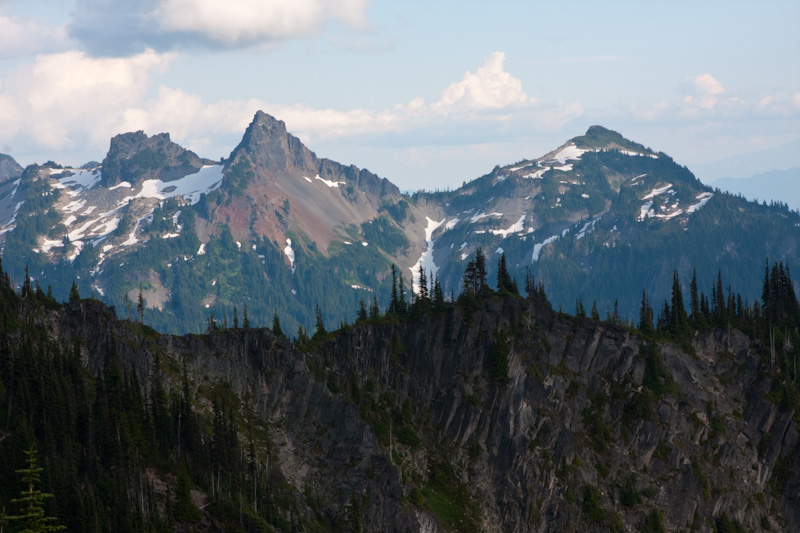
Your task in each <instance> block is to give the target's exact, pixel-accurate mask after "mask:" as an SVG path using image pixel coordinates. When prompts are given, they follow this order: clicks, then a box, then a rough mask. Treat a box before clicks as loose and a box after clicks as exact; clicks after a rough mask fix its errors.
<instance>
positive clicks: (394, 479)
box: [51, 297, 800, 531]
mask: <svg viewBox="0 0 800 533" xmlns="http://www.w3.org/2000/svg"><path fill="white" fill-rule="evenodd" d="M51 320H52V325H51V327H52V329H53V331H54V334H55V335H57V336H59V337H60V339H61V340H62V342H63V343H71V342H73V340H74V339H75V338H80V339H82V340H83V343H84V346H85V349H84V354H83V357H84V359H85V361H86V363H87V365H88V366H89V368H90V369H92V371H93V372H95V373H98V372H100V371H101V370H102V367H103V366H104V364H105V360H106V358H107V357H108V355H107V354H108V353H115V354H118V357H120V359H121V360H122V362H123V363H124V365H125V367H127V368H133V369H136V372H137V374H139V375H140V376H143V378H142V379H141V381H142V382H146V381H147V380H146V379H145V378H144V377H145V376H148V375H150V374H151V373H152V372H154V371H155V367H154V364H153V361H154V356H155V355H156V354H158V355H159V357H160V358H161V366H160V367H159V368H160V370H158V372H160V373H162V374H163V377H164V379H165V382H166V383H167V384H168V386H171V387H173V388H176V390H177V388H178V387H179V386H178V383H177V380H178V376H176V375H175V374H174V371H169V370H168V369H169V368H181V367H183V368H185V369H186V372H187V375H188V376H189V379H190V381H191V383H192V384H193V387H194V390H200V389H201V388H202V387H201V385H204V384H205V385H207V384H208V383H224V384H226V386H229V387H230V389H231V390H232V391H233V392H234V393H235V394H236V396H237V397H238V398H239V399H240V401H241V408H242V409H246V410H250V411H252V412H253V413H255V414H256V415H257V416H258V417H260V418H261V419H263V420H266V421H267V424H268V427H269V440H270V441H271V442H273V443H274V446H275V449H274V450H273V451H274V454H275V456H276V457H277V461H276V464H275V468H277V469H279V470H280V472H281V473H282V475H283V476H284V477H285V479H286V480H287V482H288V483H290V484H291V486H293V487H294V488H295V490H296V491H297V493H298V495H301V494H305V495H309V494H313V495H314V499H315V502H316V504H317V505H318V506H321V508H322V509H323V512H324V513H325V515H326V516H329V517H337V516H338V517H340V516H343V515H344V514H346V513H352V512H353V509H354V507H353V502H354V501H356V500H357V501H359V502H360V504H359V506H358V507H357V509H358V512H359V513H360V523H361V524H363V525H364V527H365V528H366V530H369V531H389V530H391V531H445V530H463V531H478V530H480V531H564V530H577V529H588V530H591V531H594V530H598V531H600V530H628V531H638V530H640V529H641V528H642V527H643V526H644V524H645V521H646V520H649V521H650V522H649V523H651V524H652V523H653V522H655V523H661V524H663V525H664V527H666V529H667V530H680V529H695V530H701V531H711V530H713V528H714V527H715V524H718V523H721V522H720V521H727V522H726V523H736V522H737V521H738V523H740V524H742V525H743V526H744V527H745V528H746V529H747V530H756V529H758V528H760V527H762V526H764V524H767V523H768V524H769V525H770V527H772V528H773V529H776V530H786V531H788V530H796V529H797V528H798V527H800V447H798V416H797V413H796V409H795V408H787V407H786V404H785V403H781V402H780V401H776V400H775V398H774V396H773V395H772V394H771V391H772V389H773V387H774V384H773V379H777V377H776V376H772V375H771V374H770V373H769V368H768V367H767V366H765V365H764V364H763V363H762V362H761V360H760V359H759V357H758V355H757V349H758V347H757V346H756V345H755V344H754V342H753V341H752V340H751V339H749V338H748V337H746V336H745V335H743V334H742V333H740V332H737V331H735V330H733V331H728V330H724V331H723V330H713V331H709V332H707V333H695V335H694V336H693V338H692V340H691V342H688V343H684V344H682V345H680V346H679V345H675V344H668V343H661V342H655V341H651V340H648V339H645V338H643V337H641V336H640V335H639V334H637V333H635V332H632V331H630V330H628V329H625V328H622V327H620V326H617V325H613V324H609V323H602V322H596V321H593V320H590V319H579V318H572V317H566V316H562V315H561V314H560V313H559V314H556V313H554V312H553V311H552V310H551V308H550V305H549V303H547V302H546V301H545V300H521V299H512V298H501V297H491V298H489V299H488V300H486V301H485V302H484V303H483V304H482V305H481V307H480V308H479V309H477V310H474V311H466V310H463V309H461V308H458V307H449V308H448V309H447V310H446V311H445V312H443V313H442V314H440V315H438V316H428V315H423V316H420V317H418V318H416V319H413V320H407V321H402V322H399V321H393V320H381V321H377V322H373V323H366V324H362V325H356V326H353V327H350V328H347V329H346V330H342V331H337V332H334V333H331V334H329V335H328V336H327V338H326V339H325V340H324V341H319V340H318V341H317V342H316V343H312V344H310V345H306V346H305V347H302V348H301V347H299V346H296V345H293V344H292V343H290V342H289V341H287V340H286V339H283V338H281V337H276V336H275V335H274V334H273V333H272V332H271V331H269V330H266V329H247V330H242V329H240V330H225V331H214V332H211V333H210V334H208V335H199V336H198V335H190V336H185V337H173V336H159V335H155V334H153V335H151V336H150V337H149V338H142V337H140V336H137V335H135V334H133V333H132V332H131V329H130V328H129V327H127V326H125V324H124V323H121V322H119V321H118V320H117V319H116V318H115V317H114V315H113V313H112V312H110V311H108V310H107V309H106V308H104V307H103V306H102V305H101V304H99V303H96V302H89V301H83V302H80V303H75V304H70V305H69V306H67V307H65V308H64V309H63V310H62V311H61V312H60V313H58V315H57V316H54V317H53V318H52V319H51ZM505 365H507V366H505ZM498 369H500V370H501V371H498ZM200 407H202V408H203V409H205V408H207V407H208V404H205V405H201V406H200ZM442 479H446V480H447V482H448V484H449V485H450V489H452V491H453V492H451V493H448V494H449V497H451V498H455V500H453V501H449V502H448V503H447V504H445V503H443V502H444V499H442V498H441V496H442V492H441V491H442V490H443V489H442V488H441V487H442ZM437 491H438V492H437ZM459 491H460V492H459ZM459 494H460V495H461V496H460V497H459V498H457V497H456V496H454V495H459ZM298 497H299V498H301V499H302V497H300V496H298ZM454 509H455V510H457V511H458V516H459V517H460V518H459V519H458V520H461V521H460V522H459V521H454V519H453V518H452V516H451V514H449V513H450V512H453V510H454Z"/></svg>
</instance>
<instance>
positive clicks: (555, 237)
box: [531, 235, 560, 263]
mask: <svg viewBox="0 0 800 533" xmlns="http://www.w3.org/2000/svg"><path fill="white" fill-rule="evenodd" d="M559 238H560V236H559V235H553V236H552V237H548V238H546V239H545V240H544V241H542V242H540V243H539V244H534V245H533V256H531V263H533V262H534V261H538V260H539V254H541V253H542V248H544V247H545V246H547V245H548V244H550V243H551V242H554V241H557V240H558V239H559Z"/></svg>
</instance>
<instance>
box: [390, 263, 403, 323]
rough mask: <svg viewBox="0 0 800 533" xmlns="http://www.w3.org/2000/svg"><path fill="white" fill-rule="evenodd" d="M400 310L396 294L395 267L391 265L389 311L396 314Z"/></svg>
mask: <svg viewBox="0 0 800 533" xmlns="http://www.w3.org/2000/svg"><path fill="white" fill-rule="evenodd" d="M399 312H400V298H399V296H398V294H397V267H395V266H394V265H392V296H391V299H390V300H389V313H390V314H393V315H396V314H398V313H399Z"/></svg>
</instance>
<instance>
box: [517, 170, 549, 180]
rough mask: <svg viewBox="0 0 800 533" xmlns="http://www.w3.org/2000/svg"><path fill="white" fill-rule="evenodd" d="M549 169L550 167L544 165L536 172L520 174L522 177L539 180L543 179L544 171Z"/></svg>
mask: <svg viewBox="0 0 800 533" xmlns="http://www.w3.org/2000/svg"><path fill="white" fill-rule="evenodd" d="M548 170H550V167H544V168H543V169H541V170H537V171H536V172H531V173H530V174H525V175H524V176H522V177H523V178H528V179H532V180H540V179H543V177H544V173H545V172H547V171H548Z"/></svg>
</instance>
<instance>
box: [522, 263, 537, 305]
mask: <svg viewBox="0 0 800 533" xmlns="http://www.w3.org/2000/svg"><path fill="white" fill-rule="evenodd" d="M525 294H527V295H528V298H533V297H535V296H536V294H537V292H536V281H535V280H534V279H533V274H531V269H530V267H529V266H526V267H525Z"/></svg>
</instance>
